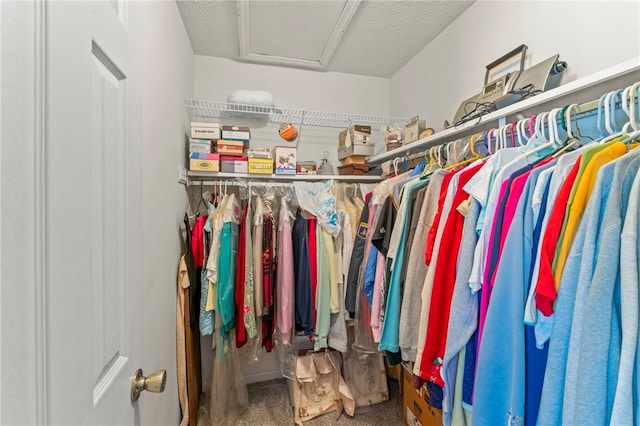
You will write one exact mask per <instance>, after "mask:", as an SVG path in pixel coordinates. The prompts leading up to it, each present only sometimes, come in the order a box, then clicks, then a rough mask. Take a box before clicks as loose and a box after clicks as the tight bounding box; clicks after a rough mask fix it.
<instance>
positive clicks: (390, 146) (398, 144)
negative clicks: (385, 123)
mask: <svg viewBox="0 0 640 426" xmlns="http://www.w3.org/2000/svg"><path fill="white" fill-rule="evenodd" d="M401 146H402V142H397V141H394V142H387V151H391V150H392V149H396V148H400V147H401Z"/></svg>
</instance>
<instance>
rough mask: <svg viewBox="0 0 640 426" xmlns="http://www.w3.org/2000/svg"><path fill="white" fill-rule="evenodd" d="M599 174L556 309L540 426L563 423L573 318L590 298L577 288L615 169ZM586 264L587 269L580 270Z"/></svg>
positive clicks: (593, 252)
mask: <svg viewBox="0 0 640 426" xmlns="http://www.w3.org/2000/svg"><path fill="white" fill-rule="evenodd" d="M599 173H600V174H601V178H600V179H598V180H597V181H596V184H595V186H594V188H593V191H592V195H591V198H589V202H588V203H587V207H586V209H585V212H584V215H583V220H582V221H581V222H580V225H579V226H578V231H577V233H576V236H575V238H574V241H573V245H572V247H571V250H570V252H569V256H568V257H567V262H566V264H565V267H564V271H563V273H562V279H561V281H560V289H559V290H558V298H557V300H556V304H555V307H554V315H553V316H554V323H553V330H552V333H551V338H550V340H549V354H548V359H547V369H546V372H545V376H544V384H543V386H542V397H541V399H540V410H539V411H538V421H537V424H538V425H541V426H547V425H559V424H562V418H563V409H564V398H563V395H565V380H566V377H567V376H568V375H569V374H570V372H569V371H570V370H571V366H570V365H569V366H568V365H567V359H568V357H569V356H570V353H571V352H572V351H571V350H570V348H569V342H570V339H571V335H572V333H573V332H577V329H578V327H579V326H580V325H581V321H579V320H578V321H574V316H576V315H578V316H579V317H580V319H581V318H582V309H576V306H579V305H581V304H580V303H579V301H580V300H582V301H583V300H584V299H586V296H587V286H585V285H583V286H581V287H578V276H580V275H581V274H584V276H585V279H587V280H588V281H589V282H590V279H591V276H592V270H591V269H590V267H592V265H593V261H594V258H595V256H596V249H597V241H598V235H597V233H598V229H599V224H600V217H601V214H600V212H601V210H602V209H604V206H606V203H607V196H608V189H609V186H610V182H611V179H612V178H613V168H611V167H607V166H605V167H603V168H602V169H601V170H600V172H599ZM583 262H584V265H585V267H584V268H581V265H582V263H583ZM574 356H575V355H574ZM569 383H570V382H569ZM574 386H575V382H574V384H569V387H568V389H566V392H567V393H571V392H575V388H574Z"/></svg>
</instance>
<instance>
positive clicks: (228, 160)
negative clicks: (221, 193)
mask: <svg viewBox="0 0 640 426" xmlns="http://www.w3.org/2000/svg"><path fill="white" fill-rule="evenodd" d="M220 171H222V172H228V173H248V172H249V163H248V161H247V157H244V156H242V157H234V156H221V157H220Z"/></svg>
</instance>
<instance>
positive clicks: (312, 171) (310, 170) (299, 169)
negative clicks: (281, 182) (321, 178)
mask: <svg viewBox="0 0 640 426" xmlns="http://www.w3.org/2000/svg"><path fill="white" fill-rule="evenodd" d="M317 170H318V165H317V164H316V162H315V161H299V162H298V163H296V174H298V175H316V174H318V171H317Z"/></svg>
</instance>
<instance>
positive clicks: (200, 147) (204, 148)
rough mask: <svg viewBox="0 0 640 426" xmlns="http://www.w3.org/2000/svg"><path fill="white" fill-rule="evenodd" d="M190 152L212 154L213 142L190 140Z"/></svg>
mask: <svg viewBox="0 0 640 426" xmlns="http://www.w3.org/2000/svg"><path fill="white" fill-rule="evenodd" d="M189 152H199V153H204V154H209V153H211V140H209V139H189Z"/></svg>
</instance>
